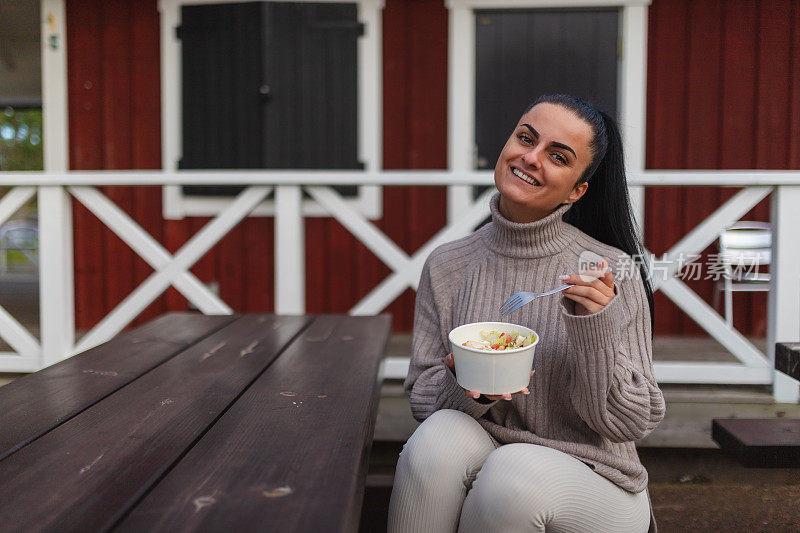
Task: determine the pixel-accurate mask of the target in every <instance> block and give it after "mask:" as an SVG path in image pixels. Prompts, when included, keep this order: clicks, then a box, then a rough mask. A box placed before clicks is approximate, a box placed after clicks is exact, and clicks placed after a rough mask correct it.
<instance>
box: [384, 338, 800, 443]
mask: <svg viewBox="0 0 800 533" xmlns="http://www.w3.org/2000/svg"><path fill="white" fill-rule="evenodd" d="M750 340H751V342H753V344H755V346H756V347H757V348H759V349H761V350H763V349H764V348H765V346H766V339H763V338H762V339H750ZM410 350H411V335H408V334H395V335H392V338H391V340H390V344H389V350H388V355H389V356H390V357H407V356H408V354H409V353H410ZM687 354H691V356H689V355H687ZM653 357H654V359H655V360H656V361H681V360H691V361H713V362H736V358H735V357H733V356H732V355H731V354H729V353H728V352H727V351H725V349H724V348H723V347H722V346H721V345H720V344H719V343H718V342H717V341H715V340H714V339H711V338H697V337H690V338H687V337H656V339H655V340H654V343H653ZM661 388H662V390H663V391H664V397H665V398H666V400H667V414H666V416H665V417H664V420H663V421H662V422H661V424H660V425H659V426H658V428H656V430H655V431H654V432H653V433H652V434H650V435H649V436H648V437H647V438H645V439H643V440H642V441H640V442H639V446H640V447H666V448H717V445H716V443H715V442H714V441H713V440H712V439H711V420H712V419H714V418H733V417H738V418H774V417H789V418H800V405H795V404H778V403H775V401H774V400H773V398H772V395H771V393H770V390H769V387H766V386H750V385H742V386H729V385H725V386H723V385H662V387H661ZM417 425H418V423H417V422H416V421H415V420H414V419H413V417H412V416H411V409H410V407H409V405H408V400H407V399H406V397H405V393H404V392H403V386H402V381H401V380H387V381H385V382H384V384H383V389H382V391H381V401H380V404H379V406H378V422H377V426H376V428H375V440H376V441H387V442H405V441H406V440H407V439H408V437H409V436H411V433H413V432H414V429H415V428H416V427H417Z"/></svg>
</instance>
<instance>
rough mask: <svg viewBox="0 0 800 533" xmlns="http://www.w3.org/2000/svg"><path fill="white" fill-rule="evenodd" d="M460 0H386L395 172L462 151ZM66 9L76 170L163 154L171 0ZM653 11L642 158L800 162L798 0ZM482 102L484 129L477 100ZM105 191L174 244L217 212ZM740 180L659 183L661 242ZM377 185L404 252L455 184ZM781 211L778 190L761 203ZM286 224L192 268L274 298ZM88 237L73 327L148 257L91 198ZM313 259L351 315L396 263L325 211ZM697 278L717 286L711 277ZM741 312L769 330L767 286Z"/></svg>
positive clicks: (263, 224)
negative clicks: (455, 113)
mask: <svg viewBox="0 0 800 533" xmlns="http://www.w3.org/2000/svg"><path fill="white" fill-rule="evenodd" d="M164 3H165V2H162V4H164ZM187 3H190V2H187ZM626 3H627V4H647V2H597V4H598V6H597V9H598V10H600V11H602V10H601V9H600V8H603V9H606V10H609V9H610V10H617V9H621V7H620V6H621V5H624V4H626ZM458 4H459V2H458V1H457V0H455V1H451V2H445V1H444V0H413V1H412V0H385V3H384V4H383V5H382V9H380V11H379V12H380V14H381V28H380V29H381V32H380V36H381V38H380V50H381V53H380V57H381V61H380V64H381V65H382V66H381V69H382V76H381V79H382V87H383V89H382V95H383V97H382V110H383V115H382V142H381V143H380V144H381V146H382V156H381V159H382V168H384V169H446V168H448V161H449V159H448V157H450V158H452V156H453V154H452V153H450V154H448V150H449V149H450V148H451V146H452V144H450V143H452V142H453V139H452V138H451V139H448V131H449V123H448V105H449V104H452V102H449V101H448V99H449V97H448V95H449V94H450V95H452V94H453V93H452V92H449V91H448V75H450V76H452V75H453V74H454V73H453V72H452V71H451V72H448V70H449V69H448V67H449V66H450V70H452V68H453V65H452V57H453V53H454V51H453V50H452V47H453V43H454V42H455V43H456V45H457V43H458V41H457V40H455V39H454V34H453V32H460V31H463V30H464V28H463V27H462V26H458V25H457V23H456V22H454V21H453V17H452V13H450V14H449V12H448V10H449V9H450V10H454V9H457V8H458V7H459V5H458ZM501 4H503V5H504V4H506V2H502V3H500V4H498V5H501ZM537 4H541V6H539V7H537ZM545 4H547V3H546V2H538V3H537V2H531V5H532V6H533V7H529V8H528V11H531V10H533V11H535V10H537V9H539V10H542V9H550V8H551V7H552V6H546V5H545ZM550 4H552V2H551V3H550ZM542 6H543V7H542ZM162 7H163V6H162ZM65 8H66V42H67V87H68V98H67V100H68V110H69V111H68V113H69V114H68V128H69V129H68V131H69V143H68V144H69V168H70V169H72V170H95V169H108V170H110V169H158V168H161V167H162V164H163V158H162V150H163V146H164V143H163V141H164V140H163V139H162V131H163V129H162V123H161V122H162V116H163V115H162V98H163V97H164V95H163V94H162V75H163V68H162V67H163V65H162V64H161V62H162V58H163V55H162V51H161V47H162V46H163V35H164V33H163V32H162V30H160V25H159V24H160V18H159V17H160V12H159V4H158V2H157V0H102V1H101V0H66V2H65ZM592 9H594V8H592ZM509 15H511V18H508V16H509ZM515 15H519V13H514V12H509V11H508V10H506V9H504V10H495V11H493V10H491V9H486V8H484V9H483V11H480V12H479V13H478V16H477V19H476V20H477V28H476V29H475V31H474V33H472V35H473V42H469V43H466V44H465V46H474V47H478V48H477V57H478V58H479V59H480V57H482V56H481V54H482V53H483V52H484V51H485V50H487V48H486V46H488V45H487V43H490V42H494V41H490V40H489V39H491V38H492V37H491V36H492V34H491V31H490V28H491V27H492V24H495V23H496V24H500V23H499V22H497V21H500V20H501V19H503V17H506V18H505V19H503V20H505V22H503V24H508V25H509V26H507V27H506V28H507V29H509V31H513V24H514V23H515V21H516V20H519V19H518V18H514V16H515ZM161 16H162V17H163V16H164V15H163V11H162V14H161ZM615 16H616V15H615ZM646 20H647V26H646V31H644V32H643V33H644V35H646V41H647V45H646V65H647V67H646V95H645V96H646V97H645V98H643V99H642V100H643V103H644V104H645V105H646V132H645V136H644V139H645V142H644V146H643V148H644V165H645V168H647V169H800V4H798V2H796V1H792V0H774V1H769V2H766V1H756V0H749V1H748V0H731V1H722V0H691V1H689V0H653V2H652V3H651V4H650V5H649V7H648V8H647V19H646ZM162 22H163V21H162ZM612 22H613V21H612ZM481 24H483V25H484V26H485V27H484V26H481ZM370 31H371V30H370V28H369V27H367V28H366V32H367V33H369V32H370ZM470 31H472V30H470ZM487 32H488V33H487ZM458 35H460V34H458ZM554 38H555V37H554ZM498 39H499V37H498ZM497 42H499V41H497ZM537 42H538V41H537ZM537 46H539V44H537ZM501 51H502V50H501ZM449 58H450V59H449ZM448 61H450V62H451V64H450V65H449V63H448ZM580 67H581V65H576V66H575V68H580ZM220 68H221V67H220ZM480 68H481V67H479V69H478V70H479V74H480ZM493 83H495V84H496V85H497V86H498V90H500V89H501V88H502V87H501V86H502V85H504V84H505V83H508V82H505V81H504V80H503V79H502V78H501V79H496V80H494V81H493ZM489 88H490V89H491V86H490V87H489ZM470 90H472V89H470ZM476 90H477V92H478V94H479V95H480V94H483V93H481V91H482V90H486V89H485V88H483V89H482V88H481V86H480V81H478V87H477V89H476ZM265 91H266V90H265ZM535 96H536V95H535V94H531V95H530V97H531V98H534V97H535ZM488 105H489V104H488V103H487V106H488ZM184 111H185V110H184ZM323 114H324V113H323ZM477 115H478V123H479V125H480V120H482V119H481V111H480V110H478V113H477ZM450 120H451V121H452V120H453V117H450ZM450 131H451V132H452V129H450ZM479 140H480V139H479ZM314 148H315V147H308V149H309V150H311V149H314ZM479 159H480V158H479ZM450 161H452V159H450ZM477 164H478V166H479V167H480V166H481V165H483V166H486V165H487V164H488V165H489V166H492V165H493V162H492V161H488V162H487V161H483V162H481V161H480V160H479V161H478V163H477ZM451 168H452V166H451ZM104 192H105V194H106V195H107V196H108V197H109V198H111V199H112V200H113V201H114V202H115V203H117V204H118V205H119V206H121V207H122V208H124V209H125V211H126V212H128V213H129V214H130V215H131V216H132V217H133V218H134V219H135V220H136V221H138V223H139V224H140V225H141V226H142V227H143V228H145V229H146V230H147V231H148V232H150V233H151V234H152V235H153V236H154V237H155V238H156V239H158V240H159V241H160V242H162V243H164V244H165V245H166V246H167V247H168V249H169V250H170V252H175V250H177V249H178V248H180V246H181V245H182V244H183V243H184V242H185V241H186V240H187V239H188V238H189V237H190V236H191V235H192V234H193V233H194V232H195V231H197V230H198V228H200V227H201V226H202V225H203V224H204V223H205V222H207V220H208V217H204V216H191V215H188V216H184V217H183V218H182V219H179V220H172V219H168V217H165V216H164V213H165V208H164V205H165V202H164V198H163V197H162V195H163V190H162V187H156V186H148V187H143V186H140V187H107V188H106V189H105V191H104ZM732 194H733V190H732V189H723V188H719V187H714V188H712V187H659V188H649V189H648V190H647V191H646V194H645V205H644V214H645V218H644V221H645V222H644V226H645V241H646V245H647V247H648V248H649V249H650V250H651V251H653V252H654V253H656V254H660V253H663V252H665V251H666V250H667V249H668V248H669V247H670V246H671V245H673V244H674V243H675V242H676V241H677V240H678V239H679V238H681V237H682V236H683V235H685V234H686V233H687V232H688V231H689V230H690V229H691V228H692V227H694V226H695V225H696V224H697V223H698V222H700V221H701V220H703V219H704V218H705V217H707V216H708V215H709V214H710V213H711V212H712V211H713V210H714V209H715V207H717V206H718V205H720V204H721V203H722V202H723V201H724V199H726V198H728V197H730V196H731V195H732ZM381 198H382V200H381V201H382V205H381V206H380V209H379V211H380V215H381V216H380V219H379V220H377V221H376V222H375V223H376V225H377V226H378V227H379V228H380V229H382V230H383V231H384V232H385V233H386V234H387V235H388V236H389V237H391V238H392V239H393V240H394V241H395V242H396V243H398V244H399V245H400V246H401V247H402V248H403V249H404V250H405V251H406V252H407V253H411V252H414V251H415V250H416V249H417V248H418V247H420V246H421V245H422V244H423V243H425V242H426V241H427V240H428V239H429V238H430V237H431V236H432V235H433V234H434V233H435V232H436V231H437V230H438V229H439V228H441V227H442V226H443V225H444V224H445V222H446V219H447V210H446V206H447V203H448V199H447V191H446V188H445V187H387V188H385V189H384V190H383V192H382V197H381ZM767 217H768V206H767V204H766V202H762V204H760V205H759V206H757V207H756V208H755V209H754V211H753V212H752V213H751V214H750V215H749V216H748V218H752V219H764V220H766V219H767ZM272 235H273V221H272V219H271V218H270V217H268V216H254V217H250V218H248V219H247V220H245V221H244V222H243V223H242V224H240V225H239V226H238V227H236V228H235V229H234V230H233V231H232V232H231V233H229V234H228V235H227V236H226V237H225V238H224V239H223V240H222V241H221V242H220V243H219V244H218V245H217V246H216V247H215V248H214V249H213V250H212V251H211V252H210V253H208V254H207V255H206V256H205V257H203V259H202V260H200V261H199V262H198V263H197V264H196V265H195V267H194V268H193V269H192V271H193V272H194V273H195V274H196V275H197V276H198V278H200V280H202V281H204V282H207V283H216V284H217V286H218V288H219V294H220V296H221V298H222V299H223V300H224V301H225V302H226V303H227V304H228V305H230V306H231V307H232V308H233V309H234V310H236V311H242V312H257V311H271V310H273V306H274V294H273V292H274V289H273V287H274V279H273V266H272V265H273V264H274V261H273V242H272V239H273V237H272ZM74 238H75V241H74V257H75V287H76V294H75V305H76V326H77V327H78V328H79V329H80V328H83V329H88V328H90V327H92V326H93V325H94V324H95V323H96V322H97V321H98V320H99V319H100V318H101V317H103V316H105V315H106V314H107V313H108V312H109V311H110V310H111V309H113V308H114V307H115V306H116V305H117V304H118V303H119V302H120V301H122V299H123V298H124V297H125V296H126V295H128V294H129V293H130V292H131V291H132V290H133V289H134V288H135V287H136V286H137V285H138V284H139V283H140V282H141V281H142V280H143V279H144V278H145V277H147V276H148V275H149V274H150V272H151V271H152V270H151V268H150V267H149V266H147V265H146V263H145V262H144V261H143V260H142V259H140V258H139V257H138V256H137V255H136V254H134V253H133V252H131V251H130V250H129V249H128V247H127V246H126V245H125V244H124V243H123V242H122V241H121V240H120V239H118V238H117V237H116V236H115V235H114V234H113V233H112V232H111V231H109V230H108V229H107V228H106V227H105V226H104V225H103V224H102V223H100V222H99V221H98V220H97V219H96V218H95V217H94V216H93V215H92V214H90V213H89V212H88V211H87V210H86V209H85V208H84V207H83V206H82V205H81V204H80V203H78V202H74ZM306 258H307V266H306V274H305V275H306V287H307V289H306V294H307V297H306V309H307V310H308V311H309V312H347V311H348V310H349V309H350V308H351V307H352V306H353V305H354V304H355V303H356V302H358V301H359V300H360V299H361V298H362V297H363V296H364V295H366V294H367V293H368V292H369V291H370V290H371V289H373V288H374V287H375V286H376V285H377V284H378V283H379V282H380V281H381V280H383V278H384V277H385V276H386V275H387V274H388V273H389V270H388V269H387V268H386V267H385V266H383V264H382V263H381V262H380V261H379V260H378V259H377V258H375V257H374V256H373V254H372V253H371V252H369V251H368V250H367V249H366V248H365V247H364V246H363V245H361V244H360V243H359V242H358V241H357V240H356V239H355V238H354V237H352V236H351V235H350V233H349V232H348V231H347V230H346V229H344V228H343V227H342V226H341V225H340V224H339V223H338V222H336V221H334V220H333V219H330V218H325V217H316V218H308V219H306ZM690 286H692V288H694V289H695V290H696V291H697V292H698V293H699V294H701V295H702V296H704V297H706V298H707V299H708V300H709V301H710V300H711V292H712V290H713V286H712V283H711V282H710V281H698V282H692V283H690ZM413 298H414V294H413V291H411V290H410V289H409V290H407V291H406V292H405V293H404V294H403V295H402V296H401V297H400V298H399V299H397V300H396V301H395V302H394V303H393V304H392V305H391V306H390V307H389V308H388V309H387V310H388V311H389V312H391V313H392V314H393V315H394V324H395V328H396V329H397V330H401V331H403V330H405V331H407V330H409V329H410V327H411V316H412V312H413ZM186 307H187V303H186V300H185V299H184V298H183V297H182V296H180V295H179V294H178V293H177V292H176V291H175V290H174V289H170V290H169V292H168V293H166V294H165V295H164V296H162V297H161V298H159V299H158V300H156V302H155V303H153V304H152V305H151V306H150V307H149V308H148V309H147V310H146V311H145V312H144V313H143V314H142V315H141V316H140V317H139V321H143V320H147V319H150V318H152V317H154V316H156V315H158V314H161V313H163V312H165V311H167V310H179V309H185V308H186ZM736 310H737V311H736V317H735V323H734V325H735V326H736V327H737V329H739V330H740V331H742V332H744V333H749V334H757V335H763V330H764V322H763V317H764V316H765V315H766V297H765V296H764V295H763V294H760V295H759V294H757V295H737V296H736ZM656 314H657V321H656V333H657V334H661V335H695V334H700V333H701V331H702V330H701V329H700V328H699V327H697V326H695V325H694V323H693V322H692V321H691V320H690V319H688V318H687V317H686V316H685V315H684V314H683V313H682V312H681V311H680V310H679V309H678V308H677V307H676V306H674V305H673V304H672V303H670V302H669V301H668V300H667V299H666V298H665V297H663V296H662V295H660V294H659V295H657V313H656Z"/></svg>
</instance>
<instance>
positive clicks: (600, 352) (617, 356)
mask: <svg viewBox="0 0 800 533" xmlns="http://www.w3.org/2000/svg"><path fill="white" fill-rule="evenodd" d="M615 285H616V289H617V295H616V296H615V297H614V299H613V300H611V302H610V303H609V304H608V305H607V306H606V307H605V308H603V309H602V310H601V311H599V312H597V313H594V314H592V315H588V316H577V315H573V314H570V313H569V312H568V311H567V309H568V306H566V305H565V309H564V310H563V314H564V319H565V322H566V329H567V336H568V339H569V346H568V352H569V353H568V357H569V359H570V363H571V364H570V366H571V368H572V383H571V385H572V389H571V398H572V403H573V406H574V407H575V409H576V410H577V412H578V414H579V415H580V417H581V418H582V419H583V420H584V422H586V424H587V425H588V426H589V427H590V428H591V429H593V430H594V431H595V432H597V433H598V434H600V435H602V436H604V437H606V438H608V439H609V440H611V441H613V442H627V441H635V440H639V439H641V438H643V437H645V436H646V435H647V434H648V433H650V432H651V431H652V430H653V429H654V428H655V427H656V425H658V423H659V422H660V421H661V419H662V418H663V417H664V397H663V395H662V394H661V390H660V389H659V388H658V384H657V383H656V381H655V378H654V376H653V359H652V342H651V337H650V331H651V324H650V313H649V308H648V303H647V297H646V295H645V291H644V284H643V283H642V279H641V277H640V276H639V275H638V269H637V270H636V272H635V273H632V274H631V275H629V276H628V277H627V278H626V279H624V280H622V281H616V280H615Z"/></svg>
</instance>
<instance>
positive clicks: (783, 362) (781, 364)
mask: <svg viewBox="0 0 800 533" xmlns="http://www.w3.org/2000/svg"><path fill="white" fill-rule="evenodd" d="M775 370H780V371H781V372H783V373H784V374H786V375H787V376H791V377H793V378H794V379H797V380H800V342H778V343H776V344H775Z"/></svg>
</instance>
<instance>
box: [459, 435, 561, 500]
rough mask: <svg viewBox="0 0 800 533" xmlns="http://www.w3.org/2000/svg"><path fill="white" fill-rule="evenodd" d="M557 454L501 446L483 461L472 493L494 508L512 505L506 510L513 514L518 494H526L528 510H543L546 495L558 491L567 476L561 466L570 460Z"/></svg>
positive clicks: (541, 449)
mask: <svg viewBox="0 0 800 533" xmlns="http://www.w3.org/2000/svg"><path fill="white" fill-rule="evenodd" d="M559 453H560V452H557V451H555V450H552V449H549V448H544V447H541V446H535V445H533V444H507V445H505V446H501V447H499V448H497V449H496V450H495V451H493V452H492V453H491V454H490V455H489V457H488V458H487V459H486V462H485V463H484V465H483V468H482V469H481V471H480V473H479V474H478V479H477V480H476V483H475V486H474V487H473V490H476V491H478V494H476V496H479V497H480V499H481V500H483V502H484V504H485V505H487V506H488V507H491V508H494V509H504V508H506V507H507V506H509V505H511V506H512V508H508V509H506V511H507V512H513V511H514V508H513V506H514V505H516V504H518V503H519V497H520V495H521V494H525V495H526V498H525V499H526V503H527V504H528V506H529V507H528V509H529V510H530V509H531V508H545V507H547V505H548V501H547V500H548V498H549V495H551V494H553V493H554V492H559V490H560V489H559V487H560V482H561V481H562V480H564V477H565V475H566V476H569V474H568V472H567V471H565V468H564V467H565V465H569V462H571V460H572V458H571V457H569V456H567V457H559V455H558V454H559ZM515 502H516V503H515ZM541 510H544V509H541Z"/></svg>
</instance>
